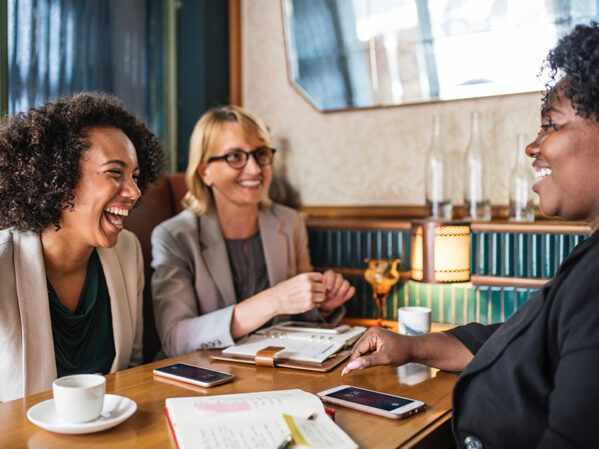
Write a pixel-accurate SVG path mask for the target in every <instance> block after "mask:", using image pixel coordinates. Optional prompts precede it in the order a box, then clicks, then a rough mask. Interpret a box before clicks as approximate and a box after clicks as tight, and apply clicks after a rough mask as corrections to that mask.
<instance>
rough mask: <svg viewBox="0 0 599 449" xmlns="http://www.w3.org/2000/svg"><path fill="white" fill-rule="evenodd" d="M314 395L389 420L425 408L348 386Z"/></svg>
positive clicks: (423, 404)
mask: <svg viewBox="0 0 599 449" xmlns="http://www.w3.org/2000/svg"><path fill="white" fill-rule="evenodd" d="M316 394H317V395H318V397H320V399H321V400H322V401H324V402H330V403H331V404H336V405H342V406H344V407H349V408H353V409H356V410H360V411H363V412H367V413H373V414H375V415H380V416H384V417H386V418H391V419H401V418H406V417H408V416H410V415H414V414H416V413H418V412H421V411H422V410H424V409H425V408H426V405H425V403H424V402H422V401H416V400H415V399H408V398H402V397H401V396H395V395H392V394H386V393H380V392H378V391H373V390H367V389H365V388H359V387H352V386H350V385H340V386H338V387H335V388H331V389H329V390H325V391H321V392H320V393H316Z"/></svg>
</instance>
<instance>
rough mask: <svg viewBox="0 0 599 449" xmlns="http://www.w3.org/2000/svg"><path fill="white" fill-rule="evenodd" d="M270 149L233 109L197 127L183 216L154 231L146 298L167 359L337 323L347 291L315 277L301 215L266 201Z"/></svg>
mask: <svg viewBox="0 0 599 449" xmlns="http://www.w3.org/2000/svg"><path fill="white" fill-rule="evenodd" d="M274 157H275V149H274V148H272V144H271V141H270V138H269V135H268V132H267V130H266V126H265V125H264V123H263V122H262V121H261V120H260V119H259V118H257V117H256V116H254V115H252V114H251V113H249V112H248V111H246V110H244V109H242V108H240V107H237V106H225V107H220V108H214V109H211V110H209V111H208V112H206V114H204V115H203V116H202V118H201V119H200V120H199V121H198V122H197V124H196V126H195V128H194V130H193V133H192V135H191V139H190V145H189V163H188V167H187V171H186V174H185V179H186V183H187V187H188V192H187V194H186V195H185V197H184V199H183V205H184V206H185V210H184V211H183V212H181V213H180V214H178V215H177V216H175V217H173V218H171V219H169V220H167V221H165V222H164V223H162V224H160V225H159V226H157V227H156V229H155V230H154V232H153V233H152V267H153V268H154V275H153V277H152V294H153V298H154V299H153V300H154V315H155V317H156V325H157V328H158V333H159V335H160V340H161V342H162V348H163V350H164V352H165V353H166V355H168V356H174V355H179V354H184V353H188V352H192V351H195V350H198V349H206V348H219V347H226V346H229V345H232V344H234V343H235V340H237V339H239V338H241V337H243V336H245V335H247V334H248V333H250V332H252V331H254V330H256V329H258V328H260V327H261V326H263V325H265V324H268V323H271V322H277V321H281V320H287V319H289V318H290V316H291V315H293V318H294V319H302V320H308V321H329V322H333V323H335V322H338V321H339V320H340V319H341V318H342V316H343V314H344V313H345V308H344V307H343V303H344V302H345V301H347V300H348V299H349V298H351V297H352V296H353V294H354V291H355V290H354V287H352V286H350V284H349V282H348V281H347V280H344V279H343V277H342V276H341V275H340V274H338V273H335V272H334V271H332V270H328V271H326V272H325V273H317V272H314V271H313V268H312V266H311V265H310V255H309V253H308V237H307V232H306V227H305V224H304V221H303V220H302V218H301V216H300V215H299V213H297V212H296V211H294V210H293V209H290V208H288V207H285V206H282V205H279V204H275V203H272V202H271V201H270V200H269V198H268V188H269V185H270V181H271V177H272V163H273V158H274Z"/></svg>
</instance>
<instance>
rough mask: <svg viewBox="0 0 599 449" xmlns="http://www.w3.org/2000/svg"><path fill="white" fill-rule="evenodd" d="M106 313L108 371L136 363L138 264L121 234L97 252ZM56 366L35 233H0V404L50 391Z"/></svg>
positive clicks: (129, 237) (131, 239)
mask: <svg viewBox="0 0 599 449" xmlns="http://www.w3.org/2000/svg"><path fill="white" fill-rule="evenodd" d="M97 251H98V255H99V257H100V262H101V264H102V268H103V270H104V276H105V277H106V284H107V286H108V292H109V294H110V306H111V310H112V327H113V332H114V344H115V351H116V356H115V358H114V362H113V363H112V367H111V369H110V371H111V372H114V371H118V370H122V369H126V368H128V367H129V366H133V365H137V364H139V363H141V360H142V332H143V326H142V292H143V284H144V278H143V259H142V254H141V247H140V244H139V241H138V240H137V237H135V235H133V234H132V233H131V232H129V231H122V232H121V233H120V235H119V239H118V242H117V244H116V245H115V246H114V247H113V248H97ZM54 379H56V361H55V357H54V343H53V340H52V328H51V323H50V307H49V300H48V291H47V288H46V272H45V269H44V260H43V255H42V246H41V240H40V237H39V235H38V234H34V233H31V232H27V233H23V232H18V231H15V230H13V229H4V230H0V401H9V400H12V399H17V398H20V397H23V396H26V395H29V394H33V393H38V392H40V391H45V390H49V389H51V388H52V381H53V380H54Z"/></svg>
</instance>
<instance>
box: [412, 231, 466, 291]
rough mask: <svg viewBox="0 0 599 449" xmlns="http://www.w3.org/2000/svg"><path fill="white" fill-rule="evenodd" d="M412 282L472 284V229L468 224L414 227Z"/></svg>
mask: <svg viewBox="0 0 599 449" xmlns="http://www.w3.org/2000/svg"><path fill="white" fill-rule="evenodd" d="M411 246H412V250H411V253H412V260H411V266H412V275H411V277H412V279H413V280H415V281H420V282H427V283H449V282H468V281H469V280H470V226H469V225H468V223H465V222H445V223H442V222H436V221H415V222H413V223H412V234H411Z"/></svg>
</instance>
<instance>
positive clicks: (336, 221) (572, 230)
mask: <svg viewBox="0 0 599 449" xmlns="http://www.w3.org/2000/svg"><path fill="white" fill-rule="evenodd" d="M352 209H356V210H357V209H358V208H352ZM369 209H370V208H369ZM302 211H303V213H304V215H305V216H306V224H307V226H308V228H310V229H320V230H323V229H331V230H334V229H367V230H373V229H374V230H376V229H385V230H398V231H409V230H410V229H411V225H412V220H420V219H421V218H418V217H414V216H411V217H405V218H404V217H402V216H401V214H397V215H398V217H397V218H390V217H386V218H385V217H381V216H378V215H377V214H376V213H371V215H368V214H364V215H362V216H361V217H360V218H356V217H354V216H348V217H343V216H335V214H331V216H330V217H321V216H314V215H311V214H310V213H306V212H307V211H306V210H305V209H304V208H302ZM371 212H373V211H372V210H371ZM374 212H376V211H374ZM383 212H384V211H383ZM352 215H353V214H352ZM470 227H471V229H472V231H474V232H527V233H549V234H588V233H590V232H591V229H590V227H589V226H588V225H587V224H586V223H583V222H572V221H561V220H542V221H535V222H532V223H515V222H511V221H504V220H493V221H490V222H473V223H471V224H470Z"/></svg>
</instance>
